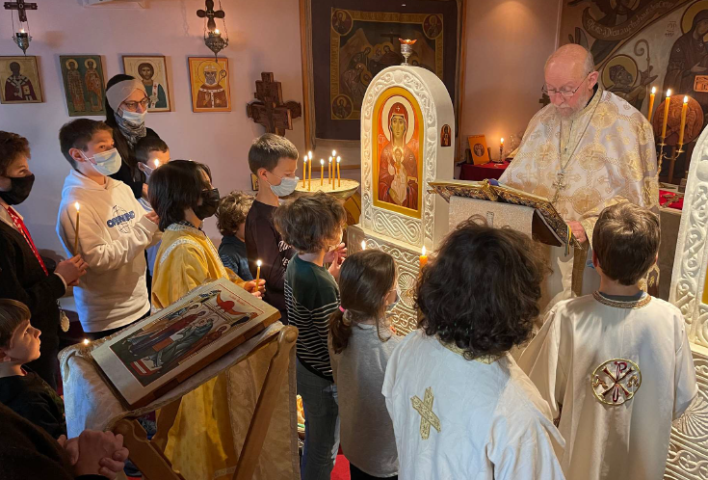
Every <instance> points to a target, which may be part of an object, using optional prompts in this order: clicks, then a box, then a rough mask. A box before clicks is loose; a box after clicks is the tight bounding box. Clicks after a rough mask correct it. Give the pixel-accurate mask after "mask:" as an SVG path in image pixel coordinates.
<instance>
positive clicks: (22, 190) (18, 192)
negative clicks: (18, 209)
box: [0, 174, 34, 205]
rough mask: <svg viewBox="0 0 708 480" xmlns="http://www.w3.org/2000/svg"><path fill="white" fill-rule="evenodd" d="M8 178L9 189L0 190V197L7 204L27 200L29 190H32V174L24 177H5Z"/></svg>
mask: <svg viewBox="0 0 708 480" xmlns="http://www.w3.org/2000/svg"><path fill="white" fill-rule="evenodd" d="M7 178H9V179H10V182H11V183H10V190H8V191H7V192H0V198H2V199H3V200H4V201H5V202H6V203H7V204H8V205H19V204H20V203H22V202H24V201H25V200H27V197H29V194H30V192H31V191H32V185H34V174H32V175H27V176H26V177H7Z"/></svg>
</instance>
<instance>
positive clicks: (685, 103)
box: [678, 95, 688, 150]
mask: <svg viewBox="0 0 708 480" xmlns="http://www.w3.org/2000/svg"><path fill="white" fill-rule="evenodd" d="M687 110H688V95H686V96H685V97H683V106H682V107H681V127H680V128H679V141H678V144H679V150H680V149H681V146H682V145H683V132H684V130H685V127H686V111H687Z"/></svg>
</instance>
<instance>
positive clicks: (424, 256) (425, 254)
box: [419, 246, 428, 268]
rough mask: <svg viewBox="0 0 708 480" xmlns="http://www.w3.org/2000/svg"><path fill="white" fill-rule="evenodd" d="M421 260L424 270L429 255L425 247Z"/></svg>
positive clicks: (421, 266)
mask: <svg viewBox="0 0 708 480" xmlns="http://www.w3.org/2000/svg"><path fill="white" fill-rule="evenodd" d="M419 260H420V268H423V267H424V266H426V265H427V264H428V254H427V251H426V250H425V246H424V247H423V251H422V255H421V256H420V257H419Z"/></svg>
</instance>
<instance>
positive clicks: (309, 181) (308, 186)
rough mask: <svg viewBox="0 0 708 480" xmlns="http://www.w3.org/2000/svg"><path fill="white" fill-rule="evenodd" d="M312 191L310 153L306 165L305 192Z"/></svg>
mask: <svg viewBox="0 0 708 480" xmlns="http://www.w3.org/2000/svg"><path fill="white" fill-rule="evenodd" d="M310 190H312V152H310V161H309V162H308V164H307V191H308V192H309V191H310Z"/></svg>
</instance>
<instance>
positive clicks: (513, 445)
mask: <svg viewBox="0 0 708 480" xmlns="http://www.w3.org/2000/svg"><path fill="white" fill-rule="evenodd" d="M529 414H532V413H531V412H529ZM523 423H525V425H523V424H522V425H519V424H517V425H509V426H508V427H507V428H504V429H503V430H504V432H495V435H499V436H500V437H507V438H495V439H494V441H493V444H492V446H491V451H490V460H491V462H492V463H493V464H494V479H495V480H539V479H543V480H565V476H564V475H563V469H562V468H561V464H560V461H559V460H558V457H557V456H556V452H559V454H562V451H563V447H564V446H565V444H564V442H563V439H562V437H561V435H560V433H559V432H558V430H557V429H556V427H554V426H553V424H552V423H551V422H550V421H548V420H546V419H545V418H541V416H540V415H539V416H537V417H536V418H535V419H533V420H532V421H531V422H523ZM529 423H530V424H529ZM497 444H498V447H499V448H496V445H497Z"/></svg>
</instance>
